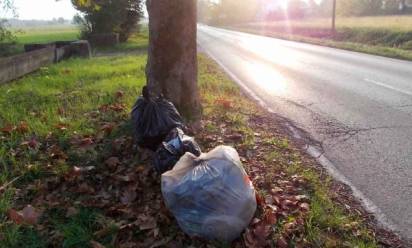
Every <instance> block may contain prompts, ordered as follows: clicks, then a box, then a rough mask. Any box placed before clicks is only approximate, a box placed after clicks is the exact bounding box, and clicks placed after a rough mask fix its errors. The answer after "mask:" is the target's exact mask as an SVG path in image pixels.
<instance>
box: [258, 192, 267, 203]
mask: <svg viewBox="0 0 412 248" xmlns="http://www.w3.org/2000/svg"><path fill="white" fill-rule="evenodd" d="M256 203H257V204H258V205H259V206H263V204H264V203H265V200H264V199H263V198H262V196H260V194H259V193H257V192H256Z"/></svg>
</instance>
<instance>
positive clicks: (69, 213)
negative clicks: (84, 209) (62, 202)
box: [66, 207, 79, 218]
mask: <svg viewBox="0 0 412 248" xmlns="http://www.w3.org/2000/svg"><path fill="white" fill-rule="evenodd" d="M78 213H79V210H77V208H75V207H69V208H68V209H67V212H66V217H67V218H69V217H72V216H74V215H76V214H78Z"/></svg>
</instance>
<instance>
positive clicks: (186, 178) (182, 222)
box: [162, 146, 256, 242]
mask: <svg viewBox="0 0 412 248" xmlns="http://www.w3.org/2000/svg"><path fill="white" fill-rule="evenodd" d="M162 194H163V197H164V200H165V202H166V206H167V207H168V208H169V209H170V210H171V212H172V213H173V215H174V216H175V218H176V220H177V222H178V224H179V226H180V227H181V228H182V230H183V231H184V232H185V233H187V234H188V235H190V236H197V237H202V238H206V239H213V240H220V241H226V242H231V241H233V240H234V239H236V238H238V237H239V236H240V234H241V233H242V231H243V230H244V229H245V228H246V227H247V226H248V225H249V223H250V221H251V220H252V218H253V216H254V213H255V211H256V196H255V190H254V188H253V185H252V183H251V181H250V180H249V177H248V175H247V174H246V172H245V170H244V169H243V167H242V163H241V162H240V159H239V155H238V153H237V152H236V150H235V149H234V148H232V147H228V146H219V147H217V148H215V149H214V150H212V151H211V152H209V153H207V154H202V155H200V157H198V158H197V157H195V156H194V155H192V154H190V153H186V154H185V155H184V156H183V157H182V158H181V159H180V160H179V162H178V163H177V164H176V165H175V167H174V168H173V169H172V170H170V171H168V172H165V173H163V174H162Z"/></svg>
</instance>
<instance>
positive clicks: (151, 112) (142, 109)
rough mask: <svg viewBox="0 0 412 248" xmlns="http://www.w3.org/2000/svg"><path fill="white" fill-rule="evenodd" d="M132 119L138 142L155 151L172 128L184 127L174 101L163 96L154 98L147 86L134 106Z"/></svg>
mask: <svg viewBox="0 0 412 248" xmlns="http://www.w3.org/2000/svg"><path fill="white" fill-rule="evenodd" d="M132 121H133V125H134V129H135V135H136V140H137V144H138V145H139V146H141V147H145V148H149V149H151V150H153V151H155V150H156V148H157V147H158V146H159V145H160V144H161V143H162V141H163V140H164V138H165V137H166V135H167V134H168V133H169V132H170V130H172V129H173V128H175V127H180V128H182V127H183V121H182V117H181V116H180V114H179V112H178V111H177V109H176V108H175V106H174V105H173V103H171V102H169V101H167V100H166V99H164V98H163V97H155V98H152V97H151V96H150V94H149V92H148V89H147V87H146V86H145V87H143V96H142V97H139V99H137V102H136V103H135V105H134V107H133V110H132Z"/></svg>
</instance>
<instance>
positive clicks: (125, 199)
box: [120, 189, 137, 205]
mask: <svg viewBox="0 0 412 248" xmlns="http://www.w3.org/2000/svg"><path fill="white" fill-rule="evenodd" d="M136 197H137V194H136V191H135V190H133V189H128V190H126V191H125V192H124V193H123V194H122V196H121V197H120V201H121V203H123V204H125V205H128V204H130V203H132V202H133V201H134V200H136Z"/></svg>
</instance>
